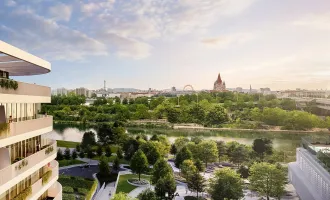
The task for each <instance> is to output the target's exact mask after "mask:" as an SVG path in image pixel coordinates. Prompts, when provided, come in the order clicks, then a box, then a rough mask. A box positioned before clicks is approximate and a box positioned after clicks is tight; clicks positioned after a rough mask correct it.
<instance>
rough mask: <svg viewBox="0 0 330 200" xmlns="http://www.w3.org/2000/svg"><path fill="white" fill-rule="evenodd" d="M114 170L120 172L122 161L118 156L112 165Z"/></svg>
mask: <svg viewBox="0 0 330 200" xmlns="http://www.w3.org/2000/svg"><path fill="white" fill-rule="evenodd" d="M112 169H113V170H115V171H118V170H119V169H120V161H119V158H118V156H116V158H115V160H114V161H113V163H112Z"/></svg>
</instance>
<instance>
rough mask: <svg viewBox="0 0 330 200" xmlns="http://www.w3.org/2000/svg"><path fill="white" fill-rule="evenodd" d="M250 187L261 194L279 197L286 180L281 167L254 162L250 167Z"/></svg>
mask: <svg viewBox="0 0 330 200" xmlns="http://www.w3.org/2000/svg"><path fill="white" fill-rule="evenodd" d="M249 180H250V187H251V189H252V190H255V191H257V192H258V193H260V194H261V195H265V196H266V197H267V200H269V197H277V198H280V197H281V196H282V195H283V193H284V185H285V181H286V177H285V173H284V170H283V169H282V168H279V167H277V166H276V165H274V164H269V163H265V162H261V163H255V164H253V165H252V166H251V168H250V177H249Z"/></svg>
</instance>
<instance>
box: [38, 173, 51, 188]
mask: <svg viewBox="0 0 330 200" xmlns="http://www.w3.org/2000/svg"><path fill="white" fill-rule="evenodd" d="M51 176H52V170H49V171H47V172H46V173H45V174H44V175H42V177H41V178H42V184H43V185H44V184H46V183H48V181H49V178H50V177H51Z"/></svg>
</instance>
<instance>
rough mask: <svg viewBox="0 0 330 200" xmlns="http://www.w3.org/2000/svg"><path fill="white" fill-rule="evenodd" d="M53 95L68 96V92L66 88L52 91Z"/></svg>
mask: <svg viewBox="0 0 330 200" xmlns="http://www.w3.org/2000/svg"><path fill="white" fill-rule="evenodd" d="M52 95H63V96H66V95H68V90H67V89H65V88H57V89H55V90H53V91H52Z"/></svg>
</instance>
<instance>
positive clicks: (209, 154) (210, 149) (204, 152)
mask: <svg viewBox="0 0 330 200" xmlns="http://www.w3.org/2000/svg"><path fill="white" fill-rule="evenodd" d="M197 146H198V149H199V159H201V160H202V161H203V162H204V163H205V166H206V167H207V164H208V163H210V162H215V161H217V160H218V149H217V144H216V143H215V142H214V141H212V140H207V141H202V142H201V143H199V144H198V145H197Z"/></svg>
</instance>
